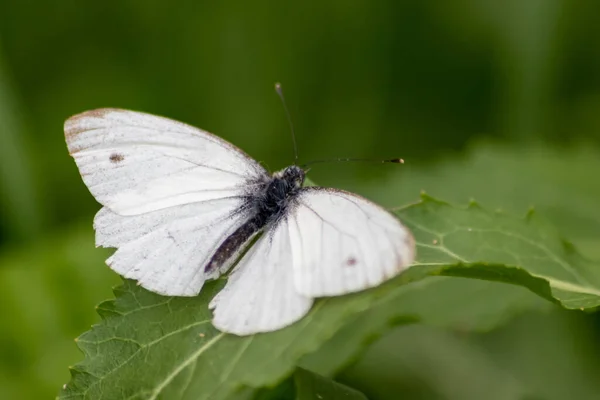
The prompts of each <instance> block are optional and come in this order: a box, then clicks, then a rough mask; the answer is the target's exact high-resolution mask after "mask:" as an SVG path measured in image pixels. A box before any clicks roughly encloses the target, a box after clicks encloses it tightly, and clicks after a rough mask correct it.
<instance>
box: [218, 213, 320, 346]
mask: <svg viewBox="0 0 600 400" xmlns="http://www.w3.org/2000/svg"><path fill="white" fill-rule="evenodd" d="M311 305H312V299H311V298H310V297H307V296H303V295H301V294H298V293H297V291H296V290H295V288H294V273H293V270H292V251H291V245H290V235H289V229H288V224H287V222H286V221H285V220H281V221H280V222H279V223H278V224H277V225H276V226H275V227H273V229H272V230H270V231H267V232H265V234H264V235H263V236H261V237H260V238H259V239H258V240H257V242H256V243H255V244H254V245H253V246H252V247H251V248H250V250H248V252H247V253H246V254H245V255H244V257H243V258H242V259H241V260H240V261H239V263H238V264H237V266H236V267H235V269H234V271H233V272H232V273H231V275H230V276H229V279H228V281H227V284H226V286H225V288H223V290H221V291H220V292H219V293H218V294H217V295H216V296H215V297H214V298H213V300H212V301H211V303H210V306H209V307H210V308H211V309H214V318H213V325H214V326H215V327H216V328H217V329H219V330H221V331H225V332H229V333H233V334H236V335H250V334H254V333H258V332H270V331H274V330H277V329H281V328H283V327H285V326H287V325H290V324H292V323H293V322H295V321H297V320H299V319H300V318H302V317H303V316H304V315H305V314H306V313H307V312H308V311H309V310H310V307H311Z"/></svg>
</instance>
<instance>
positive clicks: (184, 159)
mask: <svg viewBox="0 0 600 400" xmlns="http://www.w3.org/2000/svg"><path fill="white" fill-rule="evenodd" d="M65 137H66V141H67V146H68V148H69V152H70V153H71V155H72V156H73V158H74V159H75V162H76V163H77V166H78V167H79V171H80V172H81V175H82V177H83V180H84V182H85V184H86V185H87V186H88V188H89V189H90V191H91V192H92V194H93V195H94V197H95V198H96V200H98V201H99V202H100V203H101V204H102V205H104V206H106V207H108V208H110V209H111V210H112V211H114V212H116V213H118V214H120V215H135V214H141V213H145V212H149V211H153V210H158V209H161V208H166V207H173V206H177V205H181V204H188V203H193V202H197V201H205V200H213V199H220V198H226V197H233V196H240V195H241V194H243V191H244V190H245V189H246V185H247V184H248V182H252V181H257V180H260V179H264V178H268V177H269V175H268V174H267V172H266V170H265V169H264V168H263V167H261V166H260V165H259V164H258V163H257V162H256V161H254V160H253V159H251V158H250V157H248V156H247V155H246V154H244V153H243V152H242V151H241V150H240V149H238V148H236V147H235V146H233V145H231V144H229V143H228V142H226V141H224V140H222V139H220V138H218V137H217V136H215V135H212V134H210V133H208V132H205V131H202V130H200V129H197V128H194V127H192V126H189V125H186V124H183V123H181V122H177V121H173V120H170V119H167V118H163V117H157V116H154V115H149V114H144V113H139V112H134V111H127V110H118V109H99V110H94V111H88V112H85V113H82V114H79V115H76V116H73V117H71V118H69V119H68V120H67V121H66V123H65Z"/></svg>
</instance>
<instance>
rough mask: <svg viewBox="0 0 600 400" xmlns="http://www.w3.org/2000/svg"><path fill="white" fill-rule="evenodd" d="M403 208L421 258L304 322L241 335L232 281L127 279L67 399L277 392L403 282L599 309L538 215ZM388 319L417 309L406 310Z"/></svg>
mask: <svg viewBox="0 0 600 400" xmlns="http://www.w3.org/2000/svg"><path fill="white" fill-rule="evenodd" d="M396 213H397V214H398V215H399V217H400V218H401V219H402V220H403V221H404V222H405V223H406V224H407V225H408V226H410V227H411V229H413V232H414V235H415V238H416V240H417V243H418V260H417V261H418V263H417V265H416V266H415V267H413V268H411V269H409V270H408V271H407V272H406V273H404V274H402V275H401V276H399V277H397V278H396V279H393V280H391V281H389V282H387V283H386V284H383V285H381V286H379V287H378V288H374V289H372V290H368V291H364V292H361V293H356V294H352V295H347V296H342V297H336V298H327V299H321V300H319V301H318V302H317V303H316V304H315V306H314V307H313V309H312V310H311V311H310V313H309V314H308V315H307V316H306V317H305V318H303V319H302V320H301V321H299V322H298V323H296V324H294V325H292V326H290V327H288V328H285V329H282V330H280V331H277V332H271V333H268V334H260V335H255V336H249V337H236V336H232V335H227V334H224V333H220V332H218V331H217V330H215V329H214V328H213V327H212V325H211V323H210V318H211V315H210V312H209V311H208V309H207V304H208V302H209V300H210V299H211V298H212V297H213V296H214V295H215V294H216V293H217V292H218V291H219V289H220V288H221V287H222V285H223V281H217V282H211V283H209V284H208V285H206V287H205V288H203V290H202V293H201V294H200V295H199V296H197V297H194V298H168V297H162V296H159V295H156V294H153V293H150V292H148V291H146V290H144V289H142V288H140V287H138V286H136V285H135V284H134V283H133V282H130V281H126V282H125V283H124V285H123V286H122V287H120V288H119V289H117V290H116V291H115V294H116V299H115V300H114V301H109V302H106V303H103V304H101V305H100V306H99V308H98V312H99V313H100V315H101V316H102V319H103V321H102V323H100V324H99V325H96V326H94V327H93V329H92V330H91V331H89V332H87V333H85V334H84V335H82V336H81V337H80V339H79V341H78V342H79V346H80V348H81V349H82V350H83V352H84V354H85V360H84V361H83V362H82V363H81V364H78V365H77V366H75V367H73V368H72V370H71V371H72V374H73V379H72V380H71V382H70V383H69V384H68V385H67V386H66V387H65V388H64V389H63V390H62V391H61V394H60V398H61V399H76V398H81V399H83V398H94V399H100V398H109V399H120V398H127V399H157V398H168V399H186V398H193V399H205V398H206V399H226V398H231V396H234V395H237V394H239V393H240V390H243V391H244V393H248V390H249V389H250V390H251V389H252V388H261V387H273V386H275V385H277V384H278V383H279V382H281V381H282V380H283V379H285V378H286V377H287V376H289V375H290V374H291V373H292V371H293V370H294V369H295V366H296V364H297V363H298V361H299V359H300V358H301V357H302V356H303V355H305V354H308V353H310V352H313V351H315V350H317V349H318V348H319V347H320V346H321V345H322V344H323V343H324V342H326V341H327V340H328V339H330V338H331V337H332V336H333V335H334V334H336V333H337V332H339V331H340V330H341V329H343V327H344V326H345V325H346V324H348V323H350V322H353V321H355V318H356V316H357V315H358V314H360V313H361V312H363V311H365V310H367V309H369V308H370V307H371V306H373V304H374V303H375V302H377V301H378V300H381V299H385V298H386V297H388V296H390V297H391V298H394V296H395V295H397V296H402V295H403V292H404V291H406V290H407V289H406V288H407V287H410V286H407V285H405V284H406V283H408V282H411V281H419V280H422V279H423V278H425V277H427V276H428V275H441V274H444V275H455V276H465V277H476V278H480V279H488V280H495V281H500V282H510V283H513V284H518V285H522V286H525V287H527V288H529V289H530V290H532V291H534V292H536V293H538V294H540V295H542V296H544V297H546V298H548V299H552V300H553V301H556V302H560V303H563V304H564V305H566V306H569V307H577V308H579V307H581V308H587V307H595V306H597V305H598V301H599V296H598V295H597V293H598V292H599V291H600V289H599V287H600V285H599V284H598V272H597V271H598V270H597V269H596V270H594V269H593V268H592V265H590V264H589V263H588V262H586V261H585V260H583V259H581V258H580V257H579V256H578V255H577V254H576V253H575V252H574V250H573V249H572V247H570V246H569V245H568V244H565V243H564V242H563V241H562V240H561V239H560V238H559V237H558V236H557V235H556V233H555V232H554V231H553V230H552V229H551V227H549V226H548V225H547V224H546V223H545V222H544V221H542V220H540V219H539V218H537V217H536V216H535V214H529V215H528V216H527V218H526V219H521V218H513V217H510V216H507V215H504V214H502V213H490V212H487V211H485V210H483V209H481V208H480V207H478V206H476V205H475V204H472V205H471V206H469V207H468V208H457V207H453V206H451V205H449V204H446V203H443V202H440V201H437V200H433V199H431V198H429V197H427V196H424V197H423V201H422V202H421V203H418V204H415V205H412V206H409V207H407V208H404V209H400V210H397V211H396ZM423 282H425V281H423ZM419 284H424V283H419ZM413 285H414V283H413ZM396 293H397V294H396ZM405 293H408V291H407V292H405ZM404 295H406V294H404ZM375 304H376V305H377V303H375ZM380 304H381V303H380ZM394 314H395V315H394ZM367 315H369V314H367ZM391 316H393V317H394V318H395V319H401V318H402V317H405V318H406V317H409V318H414V317H415V316H417V317H418V312H415V310H409V312H407V310H402V309H399V310H397V311H396V313H391ZM365 334H369V335H372V334H373V332H365ZM354 351H355V349H349V353H353V352H354ZM340 360H342V358H340ZM342 361H343V360H342ZM340 362H341V361H340Z"/></svg>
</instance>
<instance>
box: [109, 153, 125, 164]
mask: <svg viewBox="0 0 600 400" xmlns="http://www.w3.org/2000/svg"><path fill="white" fill-rule="evenodd" d="M108 159H109V160H110V162H112V163H114V164H118V163H120V162H121V161H123V160H124V159H125V156H124V155H123V154H119V153H112V154H111V155H110V157H108Z"/></svg>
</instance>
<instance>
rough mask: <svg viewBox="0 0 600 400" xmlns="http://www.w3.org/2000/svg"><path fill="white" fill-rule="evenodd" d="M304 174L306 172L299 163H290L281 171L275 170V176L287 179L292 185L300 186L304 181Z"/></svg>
mask: <svg viewBox="0 0 600 400" xmlns="http://www.w3.org/2000/svg"><path fill="white" fill-rule="evenodd" d="M304 175H305V172H304V170H303V169H302V168H300V167H299V166H297V165H290V166H289V167H287V168H285V169H282V170H281V171H277V172H275V173H274V174H273V177H274V178H278V179H283V180H285V181H286V182H287V183H288V185H289V186H291V187H294V188H300V187H302V184H303V183H304Z"/></svg>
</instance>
